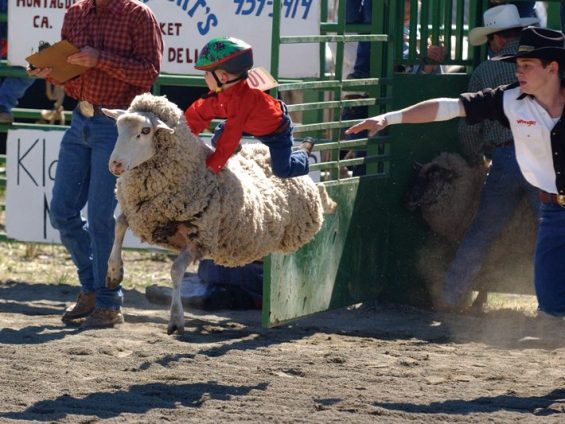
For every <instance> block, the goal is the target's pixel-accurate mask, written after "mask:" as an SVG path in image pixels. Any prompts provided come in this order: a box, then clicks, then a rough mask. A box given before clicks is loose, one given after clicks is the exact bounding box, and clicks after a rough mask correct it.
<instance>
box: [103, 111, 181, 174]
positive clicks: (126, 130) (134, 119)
mask: <svg viewBox="0 0 565 424" xmlns="http://www.w3.org/2000/svg"><path fill="white" fill-rule="evenodd" d="M102 112H104V114H105V115H106V116H109V117H110V118H113V119H116V125H117V127H118V139H117V141H116V145H115V146H114V150H113V151H112V155H111V156H110V161H109V163H108V167H109V169H110V172H111V173H112V174H114V175H116V176H119V175H121V174H122V173H123V172H125V171H129V170H130V169H133V168H135V167H136V166H139V165H140V164H142V163H143V162H146V161H148V160H149V159H151V158H152V157H153V155H155V146H154V137H155V134H156V133H157V132H158V131H167V132H168V133H170V134H172V133H173V132H174V130H173V129H171V128H170V127H169V126H168V125H167V124H165V123H164V122H163V121H162V120H160V119H159V118H157V117H156V116H155V115H154V114H153V113H150V112H126V111H125V110H121V109H102Z"/></svg>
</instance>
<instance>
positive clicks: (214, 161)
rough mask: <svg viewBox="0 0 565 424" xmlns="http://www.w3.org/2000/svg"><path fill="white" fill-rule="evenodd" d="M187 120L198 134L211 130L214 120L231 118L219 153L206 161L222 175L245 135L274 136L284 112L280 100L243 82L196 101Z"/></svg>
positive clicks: (220, 141) (226, 126) (217, 150)
mask: <svg viewBox="0 0 565 424" xmlns="http://www.w3.org/2000/svg"><path fill="white" fill-rule="evenodd" d="M185 117H186V121H187V122H188V126H189V127H190V130H191V131H192V132H193V133H194V134H196V135H198V134H200V133H201V132H202V130H204V129H205V128H207V127H208V125H209V124H210V121H211V120H212V119H215V118H221V119H227V121H226V124H225V126H224V131H223V133H222V135H221V136H220V138H219V139H218V140H217V144H216V151H215V152H214V153H213V154H212V155H210V156H209V157H208V160H207V161H206V165H207V166H208V168H210V169H211V170H212V171H213V172H215V173H218V172H220V171H221V170H222V168H223V167H224V165H225V164H226V162H227V161H228V159H229V158H230V156H231V155H232V153H233V152H234V150H235V149H236V147H237V146H238V145H239V142H240V140H241V136H242V134H243V133H247V134H251V135H253V136H257V137H260V136H265V135H269V134H271V133H272V132H273V131H275V130H276V129H277V127H278V126H279V125H280V123H281V118H282V110H281V106H280V103H279V102H278V100H276V99H274V98H273V97H271V96H269V95H268V94H266V93H264V92H262V91H260V90H257V89H254V88H250V87H249V85H247V81H246V80H243V81H241V82H238V83H237V84H236V85H234V86H232V87H230V88H228V89H227V90H225V91H222V92H220V93H218V95H217V96H211V97H208V98H206V99H199V100H197V101H195V102H194V103H193V104H192V105H190V107H189V108H188V109H187V110H186V112H185Z"/></svg>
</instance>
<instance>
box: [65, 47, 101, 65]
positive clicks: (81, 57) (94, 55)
mask: <svg viewBox="0 0 565 424" xmlns="http://www.w3.org/2000/svg"><path fill="white" fill-rule="evenodd" d="M98 57H100V51H99V50H97V49H95V48H93V47H90V46H85V47H83V48H82V49H80V52H78V53H75V54H72V55H70V56H69V57H68V58H67V62H68V63H70V64H71V65H80V66H84V67H86V68H93V67H95V66H96V64H97V63H98Z"/></svg>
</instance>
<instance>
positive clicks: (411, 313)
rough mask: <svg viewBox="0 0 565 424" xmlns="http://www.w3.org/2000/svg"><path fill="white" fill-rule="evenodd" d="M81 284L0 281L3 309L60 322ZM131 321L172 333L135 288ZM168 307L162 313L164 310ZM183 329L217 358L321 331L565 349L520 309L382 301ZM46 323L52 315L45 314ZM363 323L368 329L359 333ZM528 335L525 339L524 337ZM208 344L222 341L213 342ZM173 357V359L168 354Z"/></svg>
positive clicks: (44, 338) (31, 332) (31, 335)
mask: <svg viewBox="0 0 565 424" xmlns="http://www.w3.org/2000/svg"><path fill="white" fill-rule="evenodd" d="M78 292H79V288H78V287H77V286H70V285H64V284H59V285H50V284H27V283H24V282H15V281H8V282H5V283H2V285H0V314H22V315H29V316H42V317H47V316H52V315H54V316H56V317H57V320H58V318H59V316H60V315H61V314H62V313H63V311H64V309H65V308H66V307H67V306H68V304H69V303H71V302H72V301H74V299H75V298H76V296H77V294H78ZM124 299H125V305H124V306H125V311H124V312H125V319H126V326H125V328H126V329H127V326H128V325H144V324H149V325H158V326H162V330H163V333H165V331H166V325H167V322H168V311H167V309H168V308H166V307H164V306H161V305H155V304H152V303H150V302H148V301H147V299H146V298H145V295H144V294H143V293H141V292H139V291H137V290H125V291H124ZM161 311H162V312H161ZM185 312H187V314H186V315H187V316H186V328H185V333H184V334H183V335H180V336H176V339H177V340H178V341H181V342H185V343H187V344H190V345H191V351H193V352H194V347H195V346H197V345H198V344H205V345H207V346H206V347H205V348H203V349H201V350H198V351H197V352H196V353H197V354H201V355H206V356H209V357H217V356H222V355H224V354H226V353H227V352H230V351H233V350H240V351H245V350H255V349H259V348H264V347H268V346H271V345H276V344H280V343H285V342H289V341H292V340H299V339H302V338H305V337H309V336H311V335H313V334H316V333H321V334H329V335H332V334H338V335H344V336H352V337H360V338H363V337H364V338H371V339H373V340H375V339H376V340H383V341H387V340H412V339H415V342H417V343H423V344H426V343H434V344H458V343H468V342H479V343H484V344H486V345H488V346H492V347H497V348H504V349H525V348H537V349H551V350H553V349H556V348H559V347H565V339H563V337H562V333H561V336H559V332H560V331H562V330H563V326H561V327H559V328H555V329H553V330H552V329H550V331H549V332H548V331H546V330H543V331H542V333H543V334H540V331H541V330H540V329H539V323H538V322H537V321H536V320H535V319H533V318H528V317H526V316H525V315H524V314H522V313H521V312H519V311H504V312H503V313H500V311H498V312H497V313H496V314H490V315H489V314H484V315H478V316H473V315H456V314H448V313H438V312H432V311H427V310H420V309H416V308H413V307H408V306H403V305H378V306H376V307H372V308H361V309H340V310H337V311H330V312H326V313H322V314H319V315H315V316H312V317H308V318H304V319H302V320H299V321H297V322H294V323H290V324H285V325H282V326H280V327H276V328H271V329H267V328H263V327H261V324H260V312H259V311H257V310H249V311H215V312H214V313H210V312H206V311H198V310H193V309H192V310H186V311H185ZM49 319H50V322H49V323H50V324H51V325H38V324H37V321H38V320H35V322H34V325H33V326H28V327H23V328H20V329H14V328H4V329H2V330H0V344H2V343H3V344H39V343H46V342H49V341H52V340H56V339H60V338H63V337H65V336H69V335H72V334H74V333H76V332H77V329H76V328H74V329H73V328H68V327H64V326H63V325H61V327H58V326H57V325H54V324H53V321H52V320H53V318H51V317H49ZM45 320H47V318H45ZM360 328H362V329H364V330H360ZM524 339H526V340H525V342H524ZM210 344H216V346H212V347H210ZM168 360H169V361H174V359H173V358H169V359H168Z"/></svg>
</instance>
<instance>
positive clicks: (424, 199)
mask: <svg viewBox="0 0 565 424" xmlns="http://www.w3.org/2000/svg"><path fill="white" fill-rule="evenodd" d="M414 168H415V169H416V171H417V172H416V175H415V177H414V178H413V179H412V183H411V184H410V188H409V189H408V191H407V192H406V193H405V194H404V198H403V201H402V204H403V206H404V207H405V208H407V209H408V210H410V211H413V210H415V209H416V208H418V207H422V206H430V205H432V204H434V203H435V202H436V201H437V200H438V198H439V197H440V195H441V193H443V192H444V191H445V190H446V189H447V188H448V187H449V186H450V185H451V183H452V181H453V180H454V179H455V178H457V177H458V174H457V173H456V172H455V171H454V170H452V169H448V168H445V167H443V166H441V165H439V164H437V163H434V162H431V163H428V164H426V165H421V164H419V163H416V164H415V166H414Z"/></svg>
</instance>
